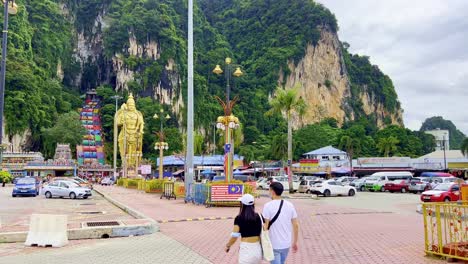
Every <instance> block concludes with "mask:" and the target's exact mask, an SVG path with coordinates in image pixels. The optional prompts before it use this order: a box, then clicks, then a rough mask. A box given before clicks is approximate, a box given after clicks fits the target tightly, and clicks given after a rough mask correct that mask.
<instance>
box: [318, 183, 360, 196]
mask: <svg viewBox="0 0 468 264" xmlns="http://www.w3.org/2000/svg"><path fill="white" fill-rule="evenodd" d="M310 192H311V193H313V194H317V195H323V196H325V197H329V196H338V195H347V196H354V195H355V194H356V188H354V187H352V186H349V185H342V184H341V183H339V182H336V181H335V180H327V181H323V182H321V183H317V184H315V185H314V186H313V187H312V188H311V189H310Z"/></svg>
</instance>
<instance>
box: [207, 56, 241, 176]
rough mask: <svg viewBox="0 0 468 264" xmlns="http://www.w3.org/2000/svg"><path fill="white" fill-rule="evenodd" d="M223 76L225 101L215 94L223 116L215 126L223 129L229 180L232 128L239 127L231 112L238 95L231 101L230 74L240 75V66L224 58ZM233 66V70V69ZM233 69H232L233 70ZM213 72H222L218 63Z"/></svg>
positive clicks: (225, 163)
mask: <svg viewBox="0 0 468 264" xmlns="http://www.w3.org/2000/svg"><path fill="white" fill-rule="evenodd" d="M225 64H226V65H225V69H226V72H225V78H226V101H223V100H222V99H221V98H219V97H218V96H215V98H216V100H218V102H219V103H220V104H221V106H222V107H223V110H224V116H219V117H218V118H217V121H216V127H217V128H218V129H221V130H223V131H225V136H224V139H225V144H224V175H225V180H226V182H230V181H231V178H232V164H233V154H234V151H233V144H232V130H234V129H237V128H239V119H238V118H237V117H235V116H234V115H233V114H232V109H233V107H234V105H235V104H236V102H237V101H238V100H239V97H238V96H236V97H234V99H233V100H232V101H231V98H230V93H231V86H230V85H231V83H230V82H231V75H233V76H234V77H241V76H242V75H243V72H242V71H241V69H240V68H241V67H240V66H239V65H236V64H232V60H231V58H226V60H225ZM234 68H235V70H234ZM233 70H234V71H233ZM213 73H215V74H217V75H220V74H222V73H223V70H222V69H221V66H220V65H216V67H215V68H214V69H213Z"/></svg>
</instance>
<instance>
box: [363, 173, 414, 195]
mask: <svg viewBox="0 0 468 264" xmlns="http://www.w3.org/2000/svg"><path fill="white" fill-rule="evenodd" d="M371 176H372V178H370V179H368V180H366V189H367V190H369V191H380V192H384V191H385V184H386V183H387V182H390V181H395V180H409V179H411V178H412V177H413V174H412V173H411V172H408V171H385V172H376V173H374V174H372V175H371Z"/></svg>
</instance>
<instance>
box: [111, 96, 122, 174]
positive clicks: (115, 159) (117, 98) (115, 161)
mask: <svg viewBox="0 0 468 264" xmlns="http://www.w3.org/2000/svg"><path fill="white" fill-rule="evenodd" d="M111 98H112V99H115V114H114V122H115V124H114V177H115V178H117V175H116V174H117V120H116V119H117V111H118V104H119V99H122V96H119V95H117V94H116V95H114V96H111Z"/></svg>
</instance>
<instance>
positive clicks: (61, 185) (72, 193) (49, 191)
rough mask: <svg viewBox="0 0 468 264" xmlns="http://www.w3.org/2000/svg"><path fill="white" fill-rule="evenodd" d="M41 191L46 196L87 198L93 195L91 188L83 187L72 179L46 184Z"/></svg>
mask: <svg viewBox="0 0 468 264" xmlns="http://www.w3.org/2000/svg"><path fill="white" fill-rule="evenodd" d="M41 193H42V194H43V195H45V197H46V198H52V197H60V198H63V197H69V198H70V199H76V198H83V199H87V198H88V197H90V196H91V189H89V188H86V187H81V186H80V185H78V184H76V183H75V182H72V181H53V182H51V183H49V184H48V185H45V186H44V187H43V188H42V192H41Z"/></svg>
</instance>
